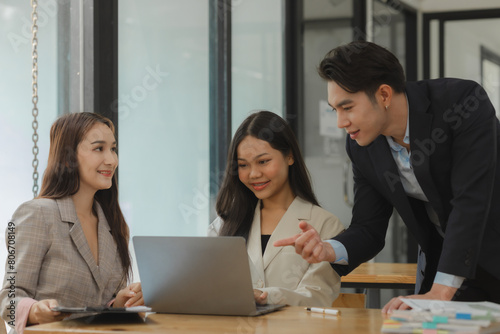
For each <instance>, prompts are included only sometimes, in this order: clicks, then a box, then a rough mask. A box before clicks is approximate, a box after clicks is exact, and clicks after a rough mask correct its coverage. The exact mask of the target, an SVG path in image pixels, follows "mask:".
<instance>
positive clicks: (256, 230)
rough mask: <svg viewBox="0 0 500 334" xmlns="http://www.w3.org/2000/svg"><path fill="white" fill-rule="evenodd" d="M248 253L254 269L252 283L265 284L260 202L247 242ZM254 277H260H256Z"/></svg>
mask: <svg viewBox="0 0 500 334" xmlns="http://www.w3.org/2000/svg"><path fill="white" fill-rule="evenodd" d="M247 252H248V256H249V259H250V261H251V262H252V263H251V264H250V268H252V264H253V268H252V281H253V282H254V283H255V282H256V281H257V280H259V279H260V280H262V282H264V264H263V262H262V245H261V232H260V201H258V202H257V206H256V207H255V212H254V215H253V221H252V227H251V228H250V234H249V236H248V242H247ZM254 275H256V276H259V277H254Z"/></svg>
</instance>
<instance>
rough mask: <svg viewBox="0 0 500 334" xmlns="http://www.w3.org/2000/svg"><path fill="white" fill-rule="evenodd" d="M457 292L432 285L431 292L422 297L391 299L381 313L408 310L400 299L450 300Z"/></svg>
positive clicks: (442, 286) (450, 288) (440, 285)
mask: <svg viewBox="0 0 500 334" xmlns="http://www.w3.org/2000/svg"><path fill="white" fill-rule="evenodd" d="M455 292H457V288H452V287H451V286H446V285H442V284H437V283H434V284H433V285H432V288H431V291H429V292H427V293H425V294H423V295H411V296H406V297H403V296H399V297H395V298H392V299H391V300H390V301H389V302H388V303H387V305H385V306H384V308H383V309H382V313H392V311H394V310H408V309H409V308H410V307H409V306H408V305H406V304H405V303H403V302H402V301H401V298H410V299H432V300H451V299H452V298H453V296H454V295H455Z"/></svg>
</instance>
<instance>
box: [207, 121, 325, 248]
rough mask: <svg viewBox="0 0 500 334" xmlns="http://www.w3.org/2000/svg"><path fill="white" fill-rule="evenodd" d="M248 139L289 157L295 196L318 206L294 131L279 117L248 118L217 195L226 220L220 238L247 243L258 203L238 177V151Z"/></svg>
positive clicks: (232, 148)
mask: <svg viewBox="0 0 500 334" xmlns="http://www.w3.org/2000/svg"><path fill="white" fill-rule="evenodd" d="M247 136H252V137H255V138H257V139H261V140H265V141H267V142H268V143H269V144H270V145H271V147H272V148H274V149H275V150H278V151H280V152H281V153H282V154H283V156H285V157H286V156H288V155H289V154H290V153H291V154H292V156H293V160H294V163H293V165H291V166H289V171H288V180H289V182H290V187H291V189H292V192H293V194H294V195H295V196H299V197H301V198H302V199H304V200H306V201H308V202H311V203H313V204H315V205H318V201H317V199H316V196H315V195H314V192H313V190H312V187H311V180H310V178H309V173H308V171H307V167H306V164H305V163H304V159H303V158H302V154H301V153H300V149H299V145H298V143H297V139H295V135H294V134H293V131H292V129H291V128H290V126H289V125H288V123H287V122H286V121H285V120H284V119H283V118H281V117H280V116H278V115H276V114H275V113H272V112H270V111H259V112H256V113H254V114H252V115H250V116H248V117H247V118H246V119H245V120H244V121H243V123H241V125H240V127H239V128H238V130H236V133H235V134H234V137H233V140H232V141H231V144H230V146H229V152H228V155H227V163H226V171H225V173H224V179H223V181H222V186H221V188H220V190H219V194H218V195H217V202H216V204H215V209H216V211H217V214H218V215H219V217H221V218H222V220H223V222H224V223H223V225H222V229H221V231H220V235H225V236H242V237H244V238H245V239H248V235H249V233H250V228H251V225H252V220H253V215H254V211H255V207H256V205H257V202H258V199H257V197H255V195H254V194H253V192H252V191H251V190H250V189H248V188H247V187H246V186H245V185H244V184H243V183H242V182H241V181H240V179H239V177H238V156H237V150H238V146H239V145H240V143H241V141H242V140H243V139H245V138H246V137H247Z"/></svg>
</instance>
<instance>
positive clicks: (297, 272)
mask: <svg viewBox="0 0 500 334" xmlns="http://www.w3.org/2000/svg"><path fill="white" fill-rule="evenodd" d="M216 210H217V213H218V216H219V217H218V218H217V219H216V220H215V221H214V222H213V223H212V224H211V225H210V227H209V232H208V234H209V235H211V236H215V235H222V236H242V237H244V238H245V239H246V240H247V250H248V255H249V259H250V266H251V272H252V280H253V284H254V293H255V300H256V302H257V303H260V304H265V303H272V304H288V305H308V306H331V304H332V302H333V301H334V300H335V299H336V298H337V296H338V294H339V289H340V278H339V276H338V275H337V273H336V272H335V271H334V270H333V269H332V267H331V266H330V264H329V263H326V264H325V263H317V264H309V263H307V261H306V260H304V259H302V257H301V256H300V255H298V254H296V253H295V249H294V248H293V247H285V248H277V247H273V245H272V244H273V242H274V241H275V240H279V239H280V238H282V237H284V236H288V235H290V232H291V231H295V233H300V228H299V227H298V225H299V222H300V221H307V222H308V223H309V224H311V225H313V226H315V227H317V229H318V231H321V232H320V233H321V236H322V237H323V238H325V239H326V238H329V237H331V236H335V235H337V234H338V233H340V232H341V231H342V230H343V229H344V227H343V226H342V224H341V223H340V221H339V219H338V218H337V217H335V216H334V215H333V214H331V213H329V212H327V211H326V210H324V209H322V208H320V207H319V205H318V201H317V200H316V197H315V195H314V193H313V191H312V187H311V182H310V179H309V175H308V172H307V169H306V166H305V164H304V161H303V158H302V155H301V153H300V150H299V147H298V144H297V141H296V139H295V136H294V135H293V132H292V131H291V129H290V127H289V126H288V124H287V123H286V122H285V121H284V120H283V119H282V118H281V117H279V116H278V115H276V114H274V113H271V112H268V111H260V112H257V113H254V114H252V115H250V116H249V117H248V118H247V119H245V121H243V123H242V124H241V125H240V127H239V128H238V130H237V131H236V133H235V135H234V138H233V140H232V142H231V145H230V148H229V153H228V159H227V166H226V173H225V176H224V180H223V183H222V186H221V189H220V191H219V194H218V197H217V202H216Z"/></svg>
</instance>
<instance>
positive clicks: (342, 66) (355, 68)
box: [318, 41, 405, 100]
mask: <svg viewBox="0 0 500 334" xmlns="http://www.w3.org/2000/svg"><path fill="white" fill-rule="evenodd" d="M318 73H319V75H320V76H321V77H322V78H323V79H325V80H328V81H335V83H337V84H338V85H339V86H340V87H342V88H343V89H345V90H346V91H348V92H350V93H357V92H360V91H361V92H365V93H366V94H367V95H368V97H369V98H370V99H372V100H373V98H374V96H375V92H376V91H377V89H378V88H379V87H380V85H383V84H387V85H389V86H391V87H392V89H393V90H394V91H395V92H397V93H402V92H404V89H405V74H404V71H403V67H402V66H401V64H400V63H399V60H398V59H397V58H396V56H394V55H393V54H392V53H391V52H390V51H388V50H387V49H385V48H383V47H381V46H379V45H377V44H374V43H370V42H366V41H355V42H351V43H349V44H345V45H341V46H339V47H336V48H335V49H333V50H331V51H330V52H328V53H327V54H326V56H325V58H324V59H323V60H322V61H321V63H320V65H319V68H318Z"/></svg>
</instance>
